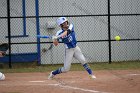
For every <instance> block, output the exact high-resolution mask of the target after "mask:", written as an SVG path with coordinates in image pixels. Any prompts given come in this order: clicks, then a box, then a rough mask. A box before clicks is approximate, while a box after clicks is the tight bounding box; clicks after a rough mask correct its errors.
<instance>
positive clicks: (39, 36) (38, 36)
mask: <svg viewBox="0 0 140 93" xmlns="http://www.w3.org/2000/svg"><path fill="white" fill-rule="evenodd" d="M37 38H49V36H41V35H37Z"/></svg>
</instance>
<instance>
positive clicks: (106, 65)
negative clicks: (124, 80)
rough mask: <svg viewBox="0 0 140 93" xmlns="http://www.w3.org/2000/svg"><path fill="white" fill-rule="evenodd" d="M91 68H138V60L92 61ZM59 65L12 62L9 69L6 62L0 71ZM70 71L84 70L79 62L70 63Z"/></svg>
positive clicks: (32, 69)
mask: <svg viewBox="0 0 140 93" xmlns="http://www.w3.org/2000/svg"><path fill="white" fill-rule="evenodd" d="M89 65H90V67H91V68H92V69H93V70H127V69H140V62H112V63H111V64H109V63H93V64H89ZM61 66H63V65H62V64H59V65H40V66H38V65H37V63H36V62H30V63H12V68H11V69H9V67H8V64H1V66H0V72H4V73H17V72H18V73H19V72H20V73H22V72H47V71H52V70H55V69H57V68H59V67H61ZM71 70H72V71H82V70H84V69H83V67H82V66H81V64H72V66H71Z"/></svg>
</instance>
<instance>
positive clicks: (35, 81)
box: [29, 81, 45, 83]
mask: <svg viewBox="0 0 140 93" xmlns="http://www.w3.org/2000/svg"><path fill="white" fill-rule="evenodd" d="M29 82H35V83H37V82H38V83H40V82H45V81H29Z"/></svg>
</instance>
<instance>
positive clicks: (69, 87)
mask: <svg viewBox="0 0 140 93" xmlns="http://www.w3.org/2000/svg"><path fill="white" fill-rule="evenodd" d="M48 85H50V86H59V87H62V88H66V89H74V90H81V91H85V92H92V93H108V92H101V91H95V90H90V89H84V88H78V87H72V86H68V85H65V86H64V85H61V84H48Z"/></svg>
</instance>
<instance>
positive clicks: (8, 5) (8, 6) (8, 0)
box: [7, 0, 12, 68]
mask: <svg viewBox="0 0 140 93" xmlns="http://www.w3.org/2000/svg"><path fill="white" fill-rule="evenodd" d="M7 26H8V43H9V68H12V64H11V26H10V0H7Z"/></svg>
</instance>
